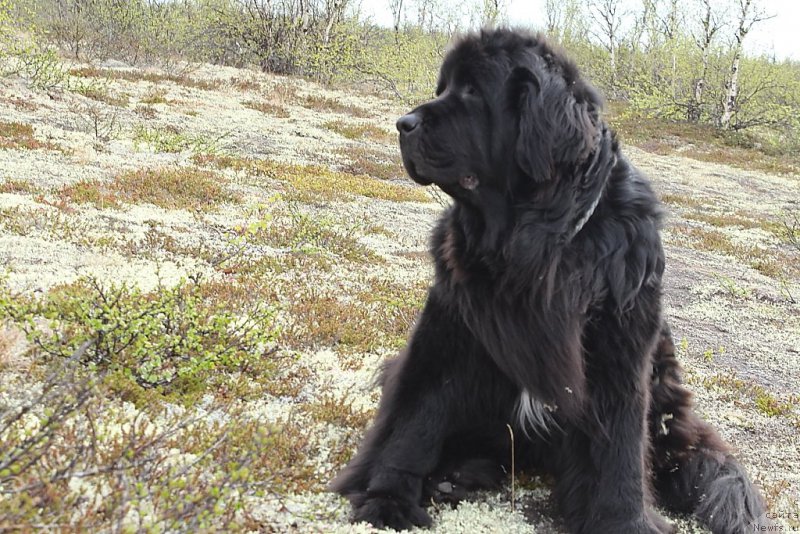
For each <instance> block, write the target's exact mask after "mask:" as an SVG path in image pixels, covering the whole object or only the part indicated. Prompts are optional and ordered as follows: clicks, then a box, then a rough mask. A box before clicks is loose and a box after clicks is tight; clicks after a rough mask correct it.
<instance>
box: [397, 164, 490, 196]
mask: <svg viewBox="0 0 800 534" xmlns="http://www.w3.org/2000/svg"><path fill="white" fill-rule="evenodd" d="M405 164H406V171H407V172H408V175H409V176H410V177H411V179H412V180H414V182H416V183H418V184H419V185H423V186H424V185H431V184H436V185H438V186H452V185H455V184H458V185H459V186H460V187H461V188H462V189H465V190H467V191H474V190H475V189H477V187H478V186H479V185H480V180H478V178H477V177H476V176H475V175H474V174H464V175H462V176H461V177H459V178H457V179H445V180H441V179H437V178H429V177H427V176H424V175H422V174H420V173H419V172H418V171H417V169H416V166H415V165H414V163H413V162H412V161H406V162H405Z"/></svg>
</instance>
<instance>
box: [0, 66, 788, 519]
mask: <svg viewBox="0 0 800 534" xmlns="http://www.w3.org/2000/svg"><path fill="white" fill-rule="evenodd" d="M402 111H403V106H402V105H401V104H398V103H397V102H394V101H390V100H386V99H383V98H380V97H378V96H374V95H371V94H368V93H367V92H365V91H364V90H361V89H355V88H348V89H342V90H331V89H326V88H323V87H320V86H317V85H314V84H311V83H307V82H304V81H302V80H297V79H291V78H281V77H274V76H267V75H263V74H259V73H255V72H252V71H246V70H237V69H230V68H220V67H210V66H209V67H202V68H199V69H195V70H192V71H191V72H188V73H179V74H175V73H165V72H162V71H142V70H135V69H129V68H127V67H125V66H124V65H120V64H116V63H111V64H107V65H104V66H102V67H101V68H97V67H92V68H90V67H88V66H76V67H75V69H73V75H72V77H71V81H70V84H69V86H65V87H62V88H59V89H53V90H50V91H35V90H31V89H29V88H28V86H27V85H26V84H25V83H24V81H22V80H17V79H13V78H9V79H4V80H0V180H2V181H0V258H1V259H2V266H3V268H4V270H5V271H6V273H7V274H6V275H5V278H6V279H5V284H6V285H7V288H8V290H9V291H11V292H12V293H13V294H15V295H20V296H29V297H30V296H36V295H46V294H48V293H49V292H51V291H53V290H54V289H56V288H63V287H65V286H68V285H69V284H72V283H74V282H75V281H76V280H78V279H79V278H81V277H86V276H91V277H93V278H95V279H97V280H98V281H100V283H105V284H110V283H114V284H121V283H129V284H136V285H137V286H138V287H140V288H141V289H142V290H144V291H149V290H153V289H154V288H158V287H160V286H169V285H171V284H175V283H177V282H178V281H179V280H181V279H185V278H187V277H197V276H198V275H202V279H203V280H205V281H206V282H205V283H206V284H210V286H209V287H212V286H213V287H214V288H216V289H214V291H215V293H214V296H215V297H216V296H219V295H222V294H223V293H224V294H225V295H227V293H226V292H225V291H224V290H223V289H221V288H222V287H225V286H227V287H237V288H243V291H242V293H245V294H247V295H246V296H250V297H257V298H259V299H265V300H267V301H270V302H274V305H275V307H276V309H277V310H278V319H277V320H278V321H279V322H280V323H281V324H282V325H283V326H284V330H283V332H284V333H283V334H281V337H279V339H278V349H277V350H278V354H291V355H292V357H291V358H286V359H282V360H281V362H282V363H281V365H282V366H283V367H281V368H280V369H278V370H277V371H275V372H276V375H275V381H276V383H277V382H279V383H280V386H281V387H277V386H276V383H271V384H267V385H266V386H264V389H263V391H260V394H259V395H258V396H257V398H248V399H245V400H241V401H237V402H236V409H237V410H239V411H238V412H237V413H239V414H246V417H247V418H249V419H248V420H252V421H255V422H256V423H259V424H263V425H274V426H275V427H276V428H281V429H283V432H285V433H286V435H290V436H294V437H293V438H292V439H293V440H296V441H294V443H296V444H297V447H298V450H299V452H298V453H297V454H296V455H294V456H291V457H287V459H286V460H285V462H284V464H283V467H284V468H285V471H281V474H279V475H277V476H281V477H284V476H286V477H289V478H292V477H291V476H290V475H287V473H292V472H300V471H302V472H303V473H306V474H305V475H304V477H305V479H302V480H294V479H292V482H291V483H280V484H276V485H275V487H276V488H278V487H279V488H280V489H275V490H274V491H273V490H269V488H268V491H266V492H252V493H244V494H242V495H241V496H240V497H239V498H238V500H237V502H238V503H239V504H240V506H241V510H240V511H239V512H237V513H238V515H237V516H236V517H235V518H234V522H235V523H237V524H239V525H240V526H242V527H243V528H245V529H251V530H267V531H302V532H312V531H319V532H329V531H336V530H341V531H369V530H370V529H369V527H368V526H365V525H361V526H357V527H353V526H350V525H348V524H347V522H346V517H347V513H348V507H347V505H346V503H345V502H343V501H342V500H341V499H339V498H338V497H335V496H333V495H330V494H328V493H325V492H324V486H325V484H326V482H327V481H328V480H329V479H330V477H331V476H332V474H333V473H335V472H336V471H337V470H338V469H339V468H340V467H341V465H342V463H343V461H344V459H345V458H347V457H348V456H349V454H351V453H352V449H353V447H354V445H355V444H356V443H357V441H358V438H359V437H360V435H361V434H362V433H363V428H364V425H365V423H366V422H367V421H368V420H369V417H370V416H371V414H372V413H373V410H374V407H375V402H376V399H377V395H376V393H375V392H374V391H372V390H369V389H368V388H367V387H366V386H365V384H367V383H369V381H370V379H371V377H373V376H374V373H375V370H376V369H377V367H378V366H379V364H380V362H381V361H382V360H383V359H384V358H385V357H387V356H388V355H391V354H392V353H394V351H396V350H397V348H398V347H399V346H400V345H402V340H403V338H404V336H405V334H406V332H407V330H408V327H409V326H410V325H411V323H412V322H413V315H414V311H415V310H417V309H418V307H419V305H420V304H421V302H422V300H423V299H424V289H425V286H426V284H427V283H428V281H429V280H430V277H431V269H430V266H429V262H428V258H427V255H426V248H427V240H428V234H429V232H430V229H431V227H432V225H433V223H434V221H435V220H436V217H437V214H438V213H439V212H440V211H441V209H442V202H443V200H442V199H440V198H438V197H436V196H431V194H432V191H431V190H423V189H421V188H417V187H415V186H413V185H411V184H410V183H409V181H408V180H406V179H405V178H404V177H403V172H402V169H401V166H400V164H399V162H398V156H397V149H396V146H395V138H394V135H393V134H392V131H393V127H394V119H395V117H396V116H398V115H399V114H400V113H401V112H402ZM625 150H626V153H627V154H628V156H629V157H630V159H631V160H632V161H633V162H634V163H635V164H636V165H637V166H639V167H640V168H641V169H642V170H644V171H645V172H646V173H647V174H648V175H649V176H650V177H651V178H652V180H653V182H654V184H655V187H656V189H657V190H658V192H659V193H660V195H661V196H662V198H663V200H664V202H665V204H666V207H667V209H668V212H669V217H668V221H667V224H666V229H665V232H664V240H665V244H666V249H667V257H668V264H667V282H666V295H665V300H666V315H667V317H668V319H669V321H670V323H671V325H672V329H673V333H674V335H675V337H676V341H677V342H678V345H679V355H680V358H681V360H682V362H683V365H684V366H685V368H686V379H687V381H688V383H689V384H690V385H691V387H692V389H693V390H694V391H695V393H696V401H697V406H698V410H699V412H700V413H701V414H703V416H704V417H706V418H707V419H708V420H709V421H711V422H712V423H713V424H714V425H715V426H716V427H717V428H718V429H719V431H720V432H721V434H722V435H723V436H724V437H725V439H727V440H728V441H729V442H730V443H731V444H732V445H733V447H734V448H735V449H736V451H737V454H738V456H739V457H740V458H741V459H742V461H743V462H744V464H745V465H746V466H747V468H748V470H749V471H750V473H751V474H752V476H753V477H754V478H755V479H756V480H757V481H758V483H759V484H760V485H761V486H762V487H763V488H764V491H765V494H766V495H767V497H768V499H769V501H770V505H771V508H772V510H774V511H775V512H778V513H783V514H792V513H794V514H797V513H798V511H800V506H798V501H799V500H800V475H798V472H797V466H798V465H800V437H799V436H800V407H799V406H800V244H798V242H794V243H792V238H794V239H797V238H798V235H800V228H797V227H795V225H797V224H798V221H797V219H796V217H797V216H798V213H800V177H798V176H772V175H767V174H763V173H759V172H753V171H748V170H742V169H738V168H733V167H728V166H725V165H719V164H710V163H702V162H698V161H695V160H691V159H685V158H682V157H680V156H679V155H675V156H658V155H654V154H650V153H648V152H645V151H643V150H639V149H637V148H636V147H632V146H628V147H626V149H625ZM220 186H221V187H220ZM792 230H794V233H792ZM265 259H266V260H269V261H266V260H265ZM256 267H257V268H256ZM213 284H217V285H213ZM204 287H205V286H204ZM237 298H244V297H237ZM230 302H231V306H233V305H235V304H236V303H237V302H240V301H237V300H235V299H234V300H231V301H230ZM321 303H325V306H327V307H323V306H322V305H321ZM359 310H362V311H359ZM0 341H2V342H0V377H1V378H2V380H0V383H2V388H0V423H2V422H3V419H2V417H3V416H6V417H8V414H9V413H13V412H14V410H15V409H16V408H17V407H19V406H23V405H24V404H25V402H27V399H29V398H30V397H29V396H27V395H26V394H25V392H29V391H33V390H35V388H36V387H37V386H36V385H35V384H36V381H41V380H42V378H41V377H42V373H41V372H39V371H40V365H41V364H40V362H39V361H38V360H37V357H36V353H35V351H32V350H30V349H31V345H30V343H29V342H28V341H26V339H25V337H24V336H23V335H22V334H21V333H20V330H19V328H18V327H17V326H14V325H13V324H11V323H9V325H8V326H7V327H6V328H5V330H4V331H3V332H2V337H1V338H0ZM34 348H35V347H34ZM103 395H105V397H104V398H103V399H101V400H99V401H98V404H97V405H96V408H95V409H96V410H97V413H96V414H95V415H96V416H97V417H98V420H104V418H109V417H111V415H109V414H113V416H114V417H115V418H120V417H122V419H119V420H117V419H115V420H117V423H118V424H120V425H124V424H125V420H124V417H123V416H120V415H119V414H124V413H129V414H130V418H131V420H133V419H135V418H136V417H145V418H151V419H152V420H153V421H155V420H156V417H155V416H153V415H152V414H151V413H150V412H149V411H148V408H145V407H143V405H142V404H140V403H135V402H134V403H133V404H131V402H129V401H128V400H125V399H120V398H116V397H114V396H113V395H112V394H110V393H108V394H103ZM220 395H221V394H220V393H219V392H218V391H209V392H206V394H205V395H204V396H203V397H202V401H201V402H198V403H194V404H193V405H189V406H188V407H185V408H181V409H182V410H186V411H187V413H195V414H196V413H202V414H206V413H213V411H214V406H215V403H216V402H218V397H220ZM323 398H324V399H329V400H330V402H328V401H327V400H326V403H327V404H324V405H323V404H322V403H321V401H320V400H319V399H323ZM174 402H175V401H174V399H173V400H170V401H164V404H165V405H171V404H170V403H174ZM178 404H179V403H178ZM320 406H324V407H325V409H326V410H328V411H322V410H321V409H320ZM332 406H333V408H331V407H332ZM123 408H124V409H123ZM126 410H127V411H126ZM198 410H200V412H198ZM203 410H205V411H203ZM336 410H339V411H336ZM334 412H335V413H334ZM181 413H184V412H181ZM137 414H138V415H137ZM142 414H144V415H142ZM342 414H344V415H343V416H342ZM221 420H222V421H223V423H224V424H227V425H232V426H235V425H236V424H237V420H234V419H226V418H225V417H222V418H221ZM5 423H6V424H7V425H8V424H10V423H8V420H6V421H5ZM35 426H36V425H35V424H34V427H35ZM3 428H8V426H6V427H4V426H3V424H0V437H2V436H3V433H2V429H3ZM270 428H272V426H271V427H270ZM298 432H299V434H301V435H302V436H303V437H304V440H305V441H302V443H300V441H301V440H299V439H298V438H297V437H296V436H297V435H299V434H298ZM5 438H6V439H9V438H8V435H5ZM53 446H54V447H55V446H57V445H53ZM301 453H302V454H301ZM164 454H165V456H166V457H172V456H176V455H177V456H178V457H180V456H181V455H182V454H183V455H186V454H189V453H188V452H186V451H185V450H182V449H181V446H180V445H179V444H178V445H175V448H174V450H173V449H169V450H168V451H165V452H164ZM263 454H264V455H270V454H272V452H271V451H270V449H269V446H265V450H263ZM78 478H80V477H77V478H76V477H73V478H72V479H69V480H67V479H65V482H64V484H63V485H62V486H59V487H60V488H61V489H60V491H63V497H62V502H63V503H73V504H75V503H79V504H80V513H79V514H78V516H69V517H68V516H67V515H61V516H58V517H57V518H56V519H53V520H54V521H56V520H58V521H61V522H63V521H66V522H68V523H71V524H72V525H73V526H74V525H77V524H84V523H81V522H85V524H86V525H95V527H94V528H97V529H106V530H115V529H116V528H117V527H119V528H123V527H126V528H152V526H153V525H156V524H158V522H159V521H160V518H163V517H166V516H168V515H169V514H168V513H167V512H165V511H163V510H162V509H160V508H159V505H158V502H157V500H155V499H154V498H152V495H151V498H150V500H151V501H152V502H151V503H150V504H148V505H147V506H145V505H144V504H142V503H141V502H138V501H137V502H135V503H134V504H131V503H130V502H126V503H125V505H124V510H123V512H120V513H117V512H115V511H114V510H108V509H106V508H104V505H103V500H104V499H106V498H107V497H106V496H107V495H108V491H107V490H101V488H102V487H105V486H104V484H106V485H107V484H109V482H108V481H107V480H105V479H103V478H102V475H100V476H99V477H97V478H92V477H83V478H81V482H80V483H78V482H77V479H78ZM298 478H299V477H298ZM9 480H10V479H6V481H5V482H6V483H9ZM3 481H4V479H3V475H2V473H1V472H0V487H3V486H2V484H3ZM104 491H105V493H104ZM87 495H101V498H98V499H90V498H88V497H87ZM515 500H516V504H515V506H513V507H512V504H511V493H510V490H509V491H504V492H501V493H499V494H490V495H478V496H476V498H475V500H474V501H473V502H470V503H465V504H463V505H461V506H460V507H459V508H458V509H455V510H450V509H441V510H435V511H434V516H435V520H436V527H435V529H434V530H435V531H440V532H517V531H518V532H530V531H531V530H532V529H535V530H536V531H538V532H560V526H559V525H560V523H559V520H558V514H557V513H556V512H555V511H554V508H553V504H552V502H551V501H550V498H549V490H548V486H547V484H546V483H545V482H543V481H542V480H540V479H539V478H537V477H535V476H533V477H529V479H526V480H525V483H524V484H523V485H522V487H520V488H517V489H516V490H515ZM145 501H147V499H142V502H145ZM148 506H149V507H148ZM512 508H513V509H512ZM101 511H102V513H101ZM76 513H77V512H76ZM64 514H66V512H64ZM103 514H105V515H103ZM115 514H116V515H118V516H119V517H117V516H116V515H115ZM0 515H2V514H0ZM35 515H36V514H33V516H35ZM33 516H31V517H33ZM70 517H71V519H70ZM103 517H106V518H108V517H111V518H112V519H113V521H117V523H114V522H113V521H112V520H109V519H103ZM795 517H796V516H795ZM65 518H66V519H65ZM675 519H676V520H677V522H678V523H679V525H680V528H681V532H702V529H699V527H697V526H696V525H694V524H693V523H692V522H691V521H689V520H687V519H686V518H675ZM31 521H32V522H31V523H29V524H28V526H31V525H33V524H34V522H35V521H34V520H33V519H31ZM37 521H38V519H37ZM788 524H794V525H795V526H797V522H795V523H792V520H791V519H790V520H789V523H788ZM3 526H4V521H3V519H2V518H1V517H0V530H2V529H3ZM5 526H6V527H9V526H11V525H9V524H5ZM23 526H24V525H23ZM162 526H163V525H162Z"/></svg>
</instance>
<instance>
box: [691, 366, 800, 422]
mask: <svg viewBox="0 0 800 534" xmlns="http://www.w3.org/2000/svg"><path fill="white" fill-rule="evenodd" d="M699 384H700V385H702V386H704V387H706V388H709V389H715V390H721V391H723V392H725V393H726V395H725V398H726V399H727V400H729V401H733V402H738V401H741V400H749V401H750V402H752V403H753V406H754V407H755V408H756V410H758V411H759V412H761V413H763V414H764V415H766V416H768V417H787V418H790V419H792V418H793V414H794V410H795V409H796V408H797V407H798V406H800V397H798V396H796V395H792V396H789V397H788V398H787V399H786V400H781V399H779V398H778V397H776V396H775V395H773V394H772V393H770V392H769V391H768V390H767V389H766V388H764V387H763V386H761V385H759V384H754V383H752V382H751V381H747V380H742V379H741V378H739V377H738V376H736V374H735V373H718V374H715V375H712V376H710V377H703V378H701V379H700V380H699Z"/></svg>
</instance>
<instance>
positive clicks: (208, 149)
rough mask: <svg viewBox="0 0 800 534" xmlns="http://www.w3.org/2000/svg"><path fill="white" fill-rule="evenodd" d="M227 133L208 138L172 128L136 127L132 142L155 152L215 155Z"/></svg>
mask: <svg viewBox="0 0 800 534" xmlns="http://www.w3.org/2000/svg"><path fill="white" fill-rule="evenodd" d="M227 135H228V134H227V132H226V133H224V134H222V135H220V136H218V137H215V138H208V137H203V136H194V135H189V134H185V133H183V132H180V131H179V130H176V129H173V128H169V127H167V128H148V127H147V126H142V125H138V126H136V127H135V128H134V137H133V141H134V144H135V145H136V147H137V148H138V147H140V146H141V145H147V146H148V147H150V148H151V149H152V150H154V151H156V152H172V153H174V152H182V151H184V150H189V151H191V152H192V153H195V154H216V153H217V152H219V151H220V142H221V141H222V140H223V139H224V138H225V137H226V136H227Z"/></svg>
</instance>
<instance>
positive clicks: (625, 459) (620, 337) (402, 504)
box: [332, 29, 764, 534]
mask: <svg viewBox="0 0 800 534" xmlns="http://www.w3.org/2000/svg"><path fill="white" fill-rule="evenodd" d="M601 107H602V102H601V99H600V97H599V95H598V94H597V93H596V91H595V90H594V89H593V88H592V87H591V86H590V85H588V84H587V83H586V82H585V81H583V80H582V79H581V78H580V76H579V74H578V72H577V70H576V68H575V67H574V66H573V65H572V64H571V63H570V62H569V61H567V60H566V59H565V58H564V56H563V55H562V54H561V53H559V52H557V51H556V50H554V49H553V48H551V47H550V46H549V45H548V44H547V43H546V42H544V40H542V39H541V38H540V37H538V36H532V35H528V34H525V33H521V32H515V31H511V30H504V29H500V30H492V31H484V32H481V33H480V34H475V35H469V36H466V37H464V38H462V39H461V40H460V42H459V43H457V44H456V46H455V47H454V48H453V49H452V50H451V51H450V52H449V54H448V55H447V57H446V58H445V60H444V64H443V66H442V69H441V73H440V80H439V86H438V88H437V98H436V99H434V100H433V101H431V102H428V103H426V104H423V105H422V106H420V107H418V108H416V109H415V110H413V111H412V112H411V113H409V114H408V115H406V116H404V117H402V118H401V119H400V120H399V121H398V129H399V130H400V146H401V150H402V154H403V161H404V164H405V166H406V169H407V171H408V173H409V175H410V176H411V177H412V178H413V179H414V180H416V181H417V182H419V183H422V184H430V183H435V184H437V185H438V186H439V187H441V188H442V189H443V190H444V191H445V192H447V193H448V194H449V195H450V196H452V197H453V199H454V203H453V205H452V206H451V207H450V208H449V209H447V210H446V211H445V213H444V215H443V216H442V218H441V220H440V221H439V224H438V226H437V227H436V229H435V231H434V233H433V238H432V247H431V250H432V254H433V257H434V259H435V264H436V278H435V282H434V284H433V285H432V287H431V288H430V291H429V294H428V300H427V303H426V305H425V308H424V310H423V311H422V314H421V316H420V318H419V320H418V322H417V325H416V328H415V330H414V332H413V334H412V336H411V339H410V341H409V343H408V346H407V348H406V350H405V351H404V352H403V353H402V354H400V355H399V356H398V357H397V358H396V359H394V360H392V361H390V362H389V363H388V364H387V366H386V367H385V369H384V374H383V394H382V398H381V403H380V407H379V409H378V414H377V417H376V420H375V422H374V424H373V425H372V427H371V429H370V430H369V431H368V433H367V436H366V438H365V439H364V442H363V443H362V444H361V447H360V449H359V451H358V453H357V454H356V456H355V457H354V458H353V460H352V461H351V462H350V464H349V465H348V466H347V468H346V469H345V470H344V471H343V472H342V473H341V474H340V475H339V476H338V477H337V478H336V480H334V482H333V483H332V489H333V490H334V491H337V492H339V493H340V494H342V495H345V496H346V497H348V498H349V499H350V501H351V503H352V505H353V520H354V521H368V522H370V523H372V524H373V525H375V526H379V527H393V528H398V529H403V528H410V527H412V526H426V525H429V524H430V522H431V520H430V516H429V515H428V514H427V512H426V511H425V510H424V508H423V506H422V503H424V502H429V500H430V499H431V498H434V499H438V500H442V501H450V502H456V501H458V500H459V499H461V498H463V496H464V495H465V493H466V492H467V491H470V490H472V489H477V488H482V487H497V486H498V485H499V484H501V483H502V482H503V480H504V469H506V468H507V467H508V463H509V460H510V456H511V454H510V442H509V438H508V432H507V429H506V424H511V425H513V426H514V429H515V431H516V432H515V434H516V436H517V440H516V446H517V449H518V450H517V462H518V464H520V465H522V466H523V467H537V468H541V469H546V470H550V471H552V472H553V473H554V474H555V475H556V480H557V484H556V488H555V494H556V497H557V499H558V502H559V505H560V508H561V511H562V513H563V514H564V518H565V522H566V525H567V527H568V529H569V530H570V532H575V533H597V532H602V533H625V534H638V533H664V532H671V531H672V527H671V525H669V523H667V522H666V521H665V520H663V519H662V518H661V517H660V516H658V514H656V513H655V512H654V511H653V509H652V505H653V504H655V503H658V504H660V505H663V506H666V507H668V508H672V509H674V510H678V511H681V512H687V513H693V514H694V515H696V516H697V517H698V518H699V519H700V520H701V521H703V522H704V523H705V524H707V525H708V526H709V527H710V528H711V529H712V531H713V532H714V533H715V534H733V533H744V532H746V531H747V528H748V524H749V523H750V522H752V521H754V520H755V519H756V518H757V517H758V516H759V515H761V514H763V512H764V505H763V501H762V498H761V497H760V495H759V493H758V492H757V490H756V489H755V487H754V486H753V484H752V483H751V482H750V480H749V479H748V477H747V475H746V474H745V472H744V470H743V469H742V468H741V466H740V465H739V464H738V463H737V462H736V461H735V460H734V459H733V458H732V457H731V456H730V454H729V453H728V450H727V448H726V446H725V445H724V444H723V443H722V442H721V440H720V439H719V438H718V437H717V435H716V434H715V433H714V431H713V430H712V429H711V428H710V427H709V426H708V425H707V424H706V423H704V422H703V421H702V420H700V419H699V418H698V417H697V416H696V415H695V414H694V413H693V412H692V410H691V405H690V395H689V393H688V391H687V390H686V389H685V388H684V387H683V385H682V383H681V379H680V369H679V365H678V362H677V360H676V359H675V357H674V354H673V353H674V350H673V346H672V341H671V337H670V335H669V332H668V330H667V328H666V326H665V325H664V323H663V320H662V316H661V290H662V284H661V279H662V274H663V271H664V252H663V250H662V246H661V241H660V237H659V228H660V224H661V208H660V206H659V203H658V201H657V199H656V196H655V195H654V193H653V191H652V189H651V187H650V185H649V183H648V181H647V179H646V178H645V177H644V176H643V175H642V174H641V173H640V172H639V171H638V170H636V169H635V168H634V167H633V166H631V165H630V164H629V163H628V161H627V160H626V159H625V158H624V156H623V155H622V154H621V153H620V150H619V147H618V145H617V143H616V141H615V139H614V136H613V134H612V132H611V131H610V129H609V128H608V127H607V126H606V124H605V123H604V121H603V119H602V117H601ZM523 392H525V395H526V396H527V397H529V398H533V399H535V406H533V405H532V406H533V407H532V408H531V410H532V411H533V412H534V413H536V414H537V415H536V418H538V421H539V423H536V421H533V420H530V419H531V418H530V417H528V419H529V420H526V418H524V417H523V418H520V417H519V416H518V414H519V413H520V412H523V413H524V410H520V404H519V403H520V398H521V396H522V395H523ZM530 413H531V412H530V411H529V414H530ZM536 418H534V419H536ZM532 427H535V428H532Z"/></svg>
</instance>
